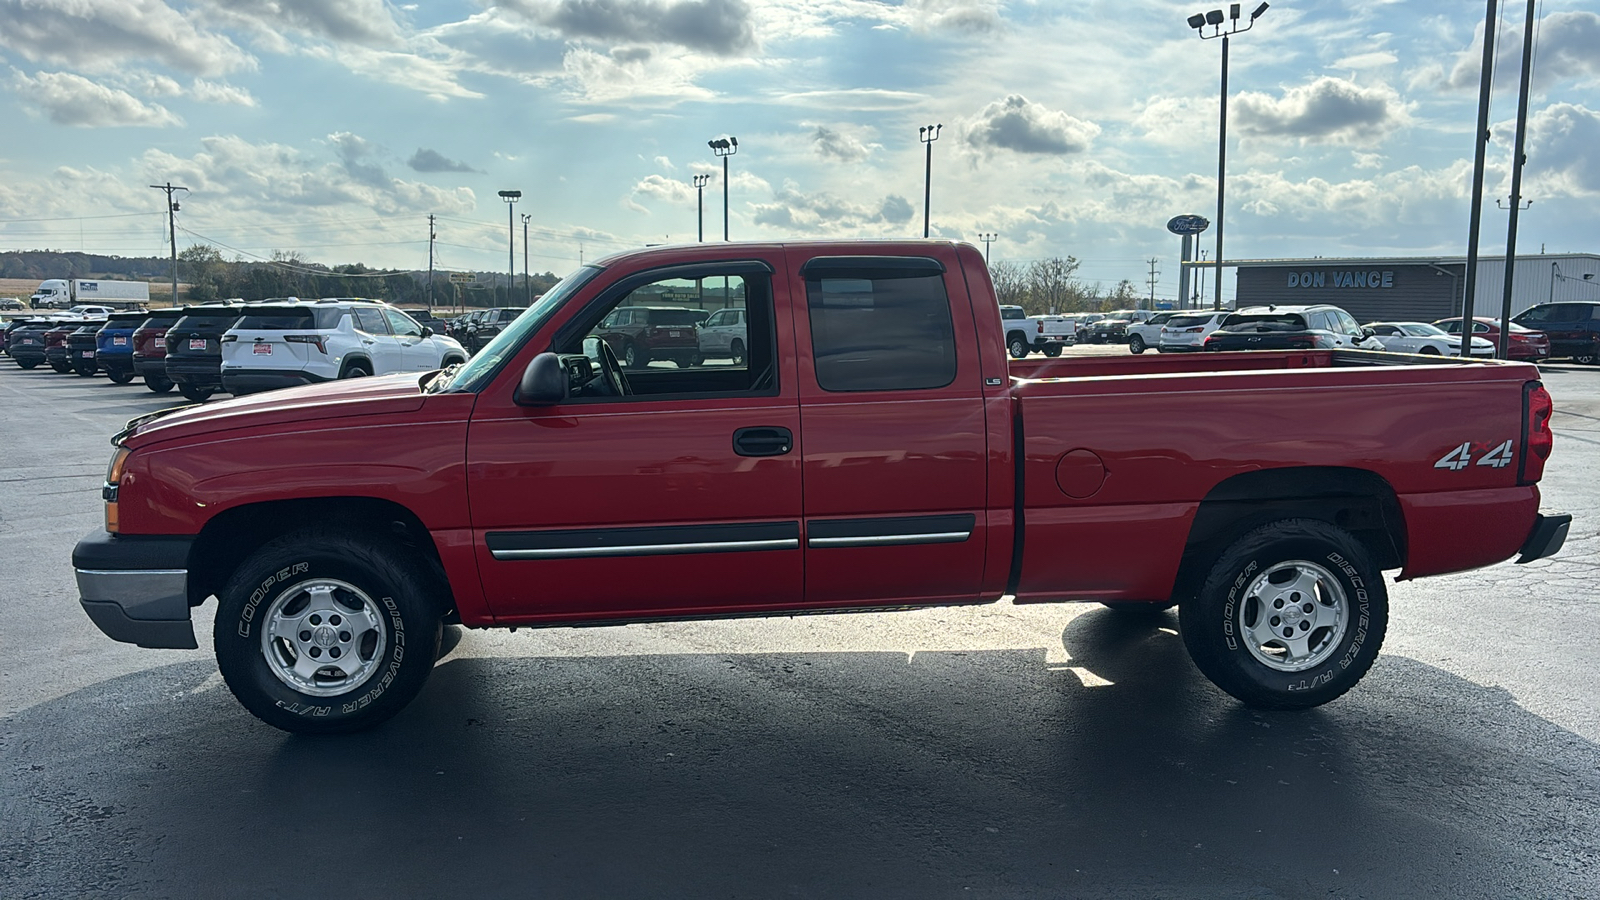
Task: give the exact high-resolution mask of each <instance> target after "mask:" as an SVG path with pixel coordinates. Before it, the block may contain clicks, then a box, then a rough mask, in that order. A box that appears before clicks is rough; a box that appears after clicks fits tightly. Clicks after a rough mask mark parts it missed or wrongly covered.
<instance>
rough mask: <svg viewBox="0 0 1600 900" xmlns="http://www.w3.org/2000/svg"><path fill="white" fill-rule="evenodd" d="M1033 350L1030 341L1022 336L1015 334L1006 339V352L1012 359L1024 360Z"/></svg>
mask: <svg viewBox="0 0 1600 900" xmlns="http://www.w3.org/2000/svg"><path fill="white" fill-rule="evenodd" d="M1032 349H1033V348H1032V347H1030V346H1028V339H1027V338H1025V337H1023V336H1022V335H1020V334H1013V335H1011V336H1010V337H1008V338H1006V350H1008V351H1009V352H1010V353H1011V358H1012V359H1023V358H1024V357H1026V356H1027V355H1028V352H1029V351H1030V350H1032Z"/></svg>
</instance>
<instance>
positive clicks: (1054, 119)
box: [963, 94, 1100, 156]
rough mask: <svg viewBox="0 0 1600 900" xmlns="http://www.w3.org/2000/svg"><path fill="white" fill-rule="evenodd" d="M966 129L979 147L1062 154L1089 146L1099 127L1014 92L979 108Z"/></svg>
mask: <svg viewBox="0 0 1600 900" xmlns="http://www.w3.org/2000/svg"><path fill="white" fill-rule="evenodd" d="M963 131H964V133H965V135H966V139H967V141H968V142H969V143H971V144H973V145H974V146H977V147H993V148H998V149H1002V150H1011V151H1014V152H1017V153H1038V154H1050V155H1056V156H1060V155H1065V154H1069V153H1082V152H1083V151H1085V150H1087V149H1089V144H1090V143H1091V142H1092V141H1093V140H1094V139H1095V138H1096V137H1097V136H1098V135H1099V134H1100V126H1099V125H1096V124H1094V123H1093V122H1086V121H1084V120H1083V119H1078V118H1074V117H1072V116H1070V115H1068V114H1066V113H1065V112H1062V111H1060V110H1054V109H1050V108H1048V107H1045V106H1043V105H1041V104H1038V103H1033V102H1031V101H1029V100H1028V99H1027V98H1026V97H1023V96H1021V95H1020V94H1012V95H1011V96H1009V97H1006V98H1005V99H1004V100H996V101H994V102H993V103H990V104H989V105H987V106H985V107H984V108H983V109H981V110H979V111H978V114H977V116H976V117H974V118H973V119H970V120H968V121H967V122H966V123H965V125H964V128H963Z"/></svg>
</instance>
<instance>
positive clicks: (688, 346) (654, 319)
mask: <svg viewBox="0 0 1600 900" xmlns="http://www.w3.org/2000/svg"><path fill="white" fill-rule="evenodd" d="M698 311H699V310H693V309H688V308H685V307H682V306H619V307H617V308H616V309H614V310H612V311H611V313H610V314H609V315H608V316H606V318H605V320H604V321H602V322H601V323H600V329H599V332H598V333H599V336H600V338H601V339H602V340H604V341H605V342H606V344H607V345H609V346H610V347H611V352H613V353H615V354H616V355H617V358H618V359H619V360H621V361H622V365H623V367H624V368H627V369H642V368H644V367H645V366H647V365H649V364H650V361H651V360H653V359H670V360H672V361H673V363H675V364H677V365H678V366H692V365H694V360H695V357H696V356H697V355H699V353H700V339H699V336H698V335H696V333H695V320H696V318H697V317H696V316H695V313H696V312H698Z"/></svg>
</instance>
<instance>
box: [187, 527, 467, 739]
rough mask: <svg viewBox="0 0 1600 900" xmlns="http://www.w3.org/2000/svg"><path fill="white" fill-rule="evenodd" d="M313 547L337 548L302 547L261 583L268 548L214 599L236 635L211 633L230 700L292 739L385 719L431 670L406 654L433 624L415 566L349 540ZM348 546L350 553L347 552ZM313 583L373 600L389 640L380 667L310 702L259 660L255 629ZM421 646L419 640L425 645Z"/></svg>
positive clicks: (341, 536)
mask: <svg viewBox="0 0 1600 900" xmlns="http://www.w3.org/2000/svg"><path fill="white" fill-rule="evenodd" d="M317 533H318V534H321V533H323V532H317ZM282 540H283V539H280V541H282ZM317 540H319V541H322V542H324V543H330V542H336V543H334V544H333V545H332V546H329V548H328V550H327V551H326V552H323V551H320V550H319V551H315V552H306V550H305V548H306V546H307V545H308V543H309V542H300V543H299V548H300V552H296V553H295V554H294V555H293V556H291V557H290V559H293V560H295V561H294V562H289V563H287V564H285V563H281V562H273V563H272V564H271V568H270V569H267V570H266V574H265V575H263V574H261V572H262V569H263V568H265V564H266V563H268V562H269V559H270V557H271V556H272V555H273V552H272V551H273V549H274V546H275V544H278V543H280V541H274V542H269V543H268V544H267V545H266V546H265V547H263V548H262V549H261V550H260V551H258V552H257V554H256V555H255V556H252V557H251V559H249V560H246V562H245V563H244V564H243V565H241V566H240V568H239V569H238V570H237V571H236V572H235V574H234V577H233V578H232V579H230V581H229V584H228V585H227V586H225V587H224V589H223V590H222V591H219V592H218V598H219V600H220V601H221V603H220V604H219V608H218V617H219V619H220V618H221V617H223V616H224V615H226V616H227V617H228V620H229V621H231V622H232V623H233V624H234V625H235V627H233V628H218V629H217V630H216V632H215V643H216V650H217V662H218V667H219V668H220V669H221V670H222V674H223V678H224V680H225V681H226V682H227V684H228V686H229V688H230V689H231V690H232V691H233V693H234V695H235V696H236V697H237V698H238V699H239V701H240V702H241V703H242V704H244V706H245V707H246V708H247V709H249V710H250V711H251V712H252V713H254V714H255V715H256V716H257V717H258V718H261V719H262V720H263V721H266V722H267V723H268V724H270V725H274V726H276V727H279V728H283V729H284V730H287V731H297V732H311V733H315V732H318V731H329V732H331V731H350V730H355V729H358V728H362V727H367V726H368V725H371V724H376V723H377V722H379V721H382V720H383V719H386V718H388V717H389V716H391V715H393V714H394V713H395V712H398V711H399V710H400V708H402V707H403V706H404V705H405V704H406V703H408V702H410V700H411V698H412V697H413V696H415V694H416V693H417V691H419V690H420V689H421V686H422V683H423V681H425V680H426V678H427V674H428V672H429V671H430V670H431V669H432V656H431V655H429V654H427V653H421V652H419V653H411V654H408V653H407V652H406V651H407V649H408V647H410V648H412V649H415V647H414V641H415V632H416V629H417V628H418V627H419V626H420V627H422V629H423V637H424V638H425V637H426V634H427V627H426V626H427V625H428V624H430V623H431V624H432V625H433V631H434V636H435V640H437V637H438V633H439V627H440V626H439V618H438V615H437V612H436V611H435V610H434V609H433V608H432V606H431V604H429V603H428V602H427V601H426V599H425V597H424V596H423V594H422V592H421V589H420V588H419V586H420V585H426V584H428V583H429V582H428V579H427V578H426V576H425V574H424V573H423V572H421V571H420V570H419V567H417V566H416V564H415V563H413V562H410V561H409V560H407V559H406V558H405V557H404V556H402V555H401V554H398V553H393V552H389V551H384V552H370V551H369V552H367V553H364V554H363V553H355V552H349V551H351V550H368V549H369V548H365V547H361V546H360V545H359V543H357V542H356V541H353V540H352V539H351V536H350V535H349V534H339V535H334V536H329V537H321V538H318V539H317ZM338 544H344V545H346V546H345V547H341V546H338ZM351 544H356V546H354V547H350V546H349V545H351ZM347 553H348V555H345V554H347ZM363 557H366V558H363ZM280 559H281V557H280ZM319 578H329V579H338V580H341V581H346V582H348V583H350V584H352V585H355V586H357V587H359V588H361V590H363V591H365V592H366V593H367V594H368V595H369V596H370V597H373V598H375V599H376V601H377V603H378V607H379V610H378V612H379V615H380V616H382V617H383V619H384V620H385V623H386V624H387V625H388V633H387V634H386V635H384V636H383V637H382V638H381V640H382V641H383V644H382V645H381V646H380V647H379V648H378V653H379V655H380V656H381V657H382V658H383V659H384V660H385V661H384V663H383V664H382V667H381V668H379V669H378V670H376V671H375V672H374V673H373V674H372V675H371V676H370V677H368V678H367V679H366V680H365V681H363V682H362V683H361V684H360V685H358V686H356V687H354V688H352V689H350V691H349V692H348V693H343V694H335V695H332V696H316V697H313V696H309V695H306V694H302V693H300V692H299V691H296V690H295V689H294V688H293V687H291V686H290V685H288V684H285V683H284V682H283V681H282V680H281V679H280V678H278V677H277V676H276V675H275V674H273V672H272V671H271V669H270V668H269V666H268V663H267V661H266V659H265V658H264V656H263V652H264V651H263V649H262V643H261V639H260V637H259V635H258V634H257V633H258V632H259V630H260V629H259V628H258V627H257V623H258V622H264V620H262V616H264V615H265V614H266V610H265V605H266V604H270V603H272V602H273V598H276V597H278V596H281V594H282V593H283V592H284V591H291V590H293V589H294V586H295V584H296V583H298V582H304V581H311V580H315V579H319ZM230 607H231V608H230ZM262 627H264V624H263V625H262ZM253 634H257V636H255V637H252V635H253ZM426 643H427V641H426V640H423V644H426ZM422 649H423V650H426V649H427V648H426V647H423V648H422ZM434 649H435V650H437V647H435V648H434ZM420 657H427V664H426V665H420V664H418V663H417V662H416V660H417V659H418V658H420ZM408 662H409V663H410V664H409V665H408ZM402 686H403V688H402Z"/></svg>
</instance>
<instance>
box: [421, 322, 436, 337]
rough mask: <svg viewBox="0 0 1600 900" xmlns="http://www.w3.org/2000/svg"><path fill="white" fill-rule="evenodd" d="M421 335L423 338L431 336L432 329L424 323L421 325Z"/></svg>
mask: <svg viewBox="0 0 1600 900" xmlns="http://www.w3.org/2000/svg"><path fill="white" fill-rule="evenodd" d="M422 336H423V337H425V338H431V337H433V329H432V328H429V327H428V326H426V325H424V326H422Z"/></svg>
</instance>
